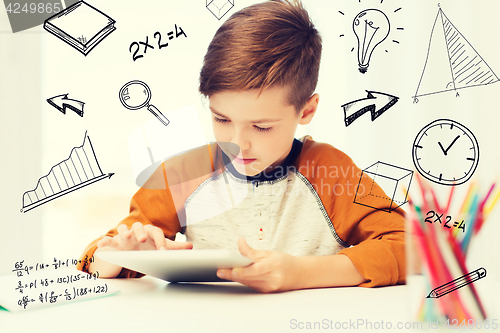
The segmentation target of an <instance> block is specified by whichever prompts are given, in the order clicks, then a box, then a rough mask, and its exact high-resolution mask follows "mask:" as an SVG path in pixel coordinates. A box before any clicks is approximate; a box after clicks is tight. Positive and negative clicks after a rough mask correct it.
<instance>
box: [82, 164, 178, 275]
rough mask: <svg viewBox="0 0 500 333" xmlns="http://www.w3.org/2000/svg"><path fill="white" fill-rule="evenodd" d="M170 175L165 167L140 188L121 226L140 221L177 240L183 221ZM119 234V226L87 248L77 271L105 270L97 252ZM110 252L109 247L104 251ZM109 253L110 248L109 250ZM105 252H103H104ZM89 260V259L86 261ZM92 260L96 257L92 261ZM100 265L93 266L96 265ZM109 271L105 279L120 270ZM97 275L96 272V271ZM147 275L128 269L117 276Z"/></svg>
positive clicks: (128, 225)
mask: <svg viewBox="0 0 500 333" xmlns="http://www.w3.org/2000/svg"><path fill="white" fill-rule="evenodd" d="M166 184H167V183H166V174H165V172H164V169H163V164H162V166H160V167H159V168H158V169H157V170H156V171H155V172H154V174H153V175H152V176H151V178H150V179H149V180H148V182H147V183H146V184H144V185H143V187H142V188H140V189H139V190H138V191H137V193H136V194H135V195H134V196H133V197H132V200H131V202H130V213H129V215H128V216H127V217H126V218H125V219H124V220H123V221H122V222H120V225H121V224H123V225H125V226H126V227H127V228H128V229H131V228H132V225H133V224H134V223H136V222H140V223H142V224H143V225H148V224H152V225H154V226H156V227H158V228H160V229H161V230H162V231H163V233H164V235H165V237H167V238H168V239H170V240H174V239H175V235H176V233H177V232H179V231H180V230H181V227H180V223H179V218H178V216H177V210H176V207H175V204H174V200H173V198H172V193H171V189H170V188H169V187H168V186H167V185H166ZM117 234H118V230H117V227H116V228H113V229H111V230H110V231H108V233H107V234H106V235H103V236H101V237H99V238H97V239H95V240H94V241H93V242H91V243H90V244H89V245H88V246H87V248H86V249H85V250H84V252H83V254H82V256H81V258H80V261H81V262H80V263H79V264H78V265H77V267H76V268H77V269H79V270H82V271H84V272H89V266H90V265H91V264H92V267H94V266H96V267H99V266H100V267H103V266H106V265H105V264H107V263H103V262H100V261H99V260H98V258H95V257H94V258H93V255H94V253H95V251H96V250H97V243H98V242H99V241H100V240H101V239H102V238H104V237H105V236H108V237H111V238H112V237H114V236H116V235H117ZM103 249H104V250H106V248H103ZM108 250H109V249H108ZM100 251H101V250H100ZM85 258H87V259H86V260H85ZM90 258H93V260H92V261H94V260H95V261H94V262H92V263H91V262H90V261H91V260H90ZM94 263H95V264H96V265H93V264H94ZM105 269H106V272H104V271H103V276H108V274H109V273H116V272H115V271H116V270H117V269H118V268H117V266H116V267H115V266H114V265H111V266H106V268H105ZM93 273H95V272H93ZM105 273H108V274H105ZM143 275H144V274H141V273H138V272H135V271H131V270H128V269H125V268H123V269H121V270H120V273H119V275H118V276H117V277H127V278H132V277H141V276H143Z"/></svg>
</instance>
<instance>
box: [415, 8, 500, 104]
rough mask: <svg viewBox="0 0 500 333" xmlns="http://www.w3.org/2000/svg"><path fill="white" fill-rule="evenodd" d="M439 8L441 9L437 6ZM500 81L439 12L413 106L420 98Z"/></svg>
mask: <svg viewBox="0 0 500 333" xmlns="http://www.w3.org/2000/svg"><path fill="white" fill-rule="evenodd" d="M438 6H439V5H438ZM499 80H500V79H499V78H498V76H497V75H496V74H495V73H494V72H493V70H492V69H491V68H490V66H489V65H488V64H487V63H486V62H485V61H484V59H483V58H482V57H481V56H480V55H479V53H478V52H477V51H476V49H475V48H474V47H473V46H472V45H471V44H470V43H469V41H468V40H467V39H466V38H465V37H464V35H462V33H461V32H460V31H458V29H457V28H456V26H455V25H454V24H453V23H451V21H450V20H449V19H448V17H447V16H446V15H445V14H444V12H443V10H442V9H441V8H439V9H438V13H437V15H436V18H435V19H434V24H433V26H432V30H431V36H430V40H429V46H428V49H427V56H426V58H425V63H424V68H423V70H422V75H421V76H420V81H419V82H418V86H417V90H416V92H415V95H414V96H413V103H418V101H419V100H418V97H422V96H427V95H433V94H438V93H442V92H446V91H455V92H456V95H455V96H456V97H458V96H460V95H459V94H458V91H457V90H458V89H464V88H470V87H476V86H484V85H487V84H491V83H495V82H498V81H499Z"/></svg>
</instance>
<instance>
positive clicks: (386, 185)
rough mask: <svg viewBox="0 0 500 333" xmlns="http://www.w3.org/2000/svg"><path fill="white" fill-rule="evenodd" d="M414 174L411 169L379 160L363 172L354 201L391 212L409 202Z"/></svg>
mask: <svg viewBox="0 0 500 333" xmlns="http://www.w3.org/2000/svg"><path fill="white" fill-rule="evenodd" d="M412 176H413V171H411V170H408V169H404V168H400V167H398V166H394V165H391V164H387V163H383V162H380V161H378V162H377V163H375V164H372V165H371V166H369V167H368V168H366V169H364V170H363V172H362V173H361V177H360V178H359V183H358V186H357V187H356V194H355V196H354V203H356V204H358V205H362V206H366V207H370V208H373V209H376V210H382V211H385V212H388V213H390V212H391V211H393V210H394V209H396V208H398V207H400V206H401V205H403V204H405V203H406V202H408V200H407V199H408V192H407V191H408V190H409V189H410V184H411V179H412ZM377 184H378V186H377Z"/></svg>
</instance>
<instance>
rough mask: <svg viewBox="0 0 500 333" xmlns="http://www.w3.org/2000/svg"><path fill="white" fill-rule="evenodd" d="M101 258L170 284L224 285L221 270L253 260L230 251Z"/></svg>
mask: <svg viewBox="0 0 500 333" xmlns="http://www.w3.org/2000/svg"><path fill="white" fill-rule="evenodd" d="M95 255H96V256H97V257H98V258H100V259H102V260H104V261H107V262H110V263H113V264H116V265H119V266H122V267H125V268H128V269H131V270H134V271H137V272H140V273H144V274H147V275H151V276H154V277H157V278H159V279H162V280H166V281H170V282H223V281H227V280H223V279H220V278H218V277H217V269H218V268H234V267H244V266H248V265H250V264H251V263H252V260H250V259H248V258H247V257H244V256H242V255H241V254H239V253H234V252H231V251H228V250H162V251H154V250H153V251H106V252H97V253H96V254H95Z"/></svg>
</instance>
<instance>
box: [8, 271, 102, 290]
mask: <svg viewBox="0 0 500 333" xmlns="http://www.w3.org/2000/svg"><path fill="white" fill-rule="evenodd" d="M98 277H99V273H97V274H95V275H91V274H87V273H83V272H82V273H78V274H74V275H66V276H63V277H58V278H55V279H49V278H42V279H38V280H33V281H31V282H28V283H22V282H21V281H19V283H18V285H17V287H16V288H15V290H18V291H19V292H20V293H21V294H22V293H23V291H24V289H32V288H33V289H35V288H37V287H40V286H43V287H48V286H50V285H51V284H53V283H65V284H69V283H74V282H77V281H80V279H81V280H91V279H94V280H95V279H97V278H98Z"/></svg>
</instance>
